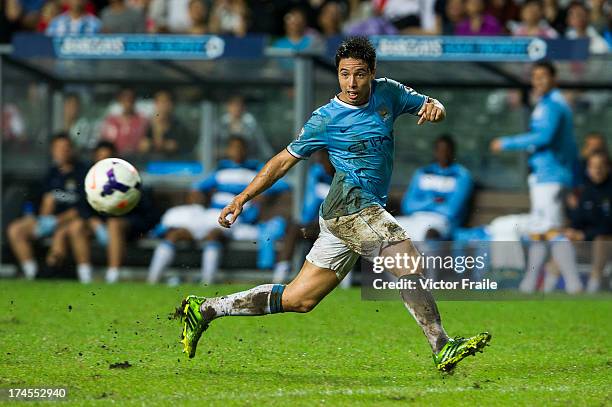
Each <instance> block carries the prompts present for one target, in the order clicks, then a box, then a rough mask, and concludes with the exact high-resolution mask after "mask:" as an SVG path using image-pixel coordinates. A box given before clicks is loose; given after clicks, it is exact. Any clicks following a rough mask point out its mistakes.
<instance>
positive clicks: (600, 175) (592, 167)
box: [587, 154, 610, 184]
mask: <svg viewBox="0 0 612 407" xmlns="http://www.w3.org/2000/svg"><path fill="white" fill-rule="evenodd" d="M609 172H610V166H609V165H608V161H607V160H606V159H605V158H604V157H603V156H602V155H599V154H598V155H594V156H593V157H591V158H589V162H588V164H587V174H588V175H589V179H590V180H591V181H592V182H593V183H595V184H601V183H602V182H604V181H605V180H606V179H607V178H608V174H609Z"/></svg>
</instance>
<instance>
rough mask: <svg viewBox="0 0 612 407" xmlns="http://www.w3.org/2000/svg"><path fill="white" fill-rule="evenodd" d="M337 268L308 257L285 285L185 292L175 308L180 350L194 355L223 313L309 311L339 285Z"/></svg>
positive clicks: (264, 313)
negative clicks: (180, 328) (205, 294)
mask: <svg viewBox="0 0 612 407" xmlns="http://www.w3.org/2000/svg"><path fill="white" fill-rule="evenodd" d="M338 282H339V280H338V277H337V275H336V272H334V271H333V270H331V269H324V268H321V267H318V266H315V265H314V264H312V263H310V262H309V261H305V262H304V266H303V267H302V269H301V270H300V273H299V274H298V275H297V276H296V278H295V279H294V280H293V281H292V282H291V283H289V284H288V285H287V286H285V285H282V284H262V285H259V286H257V287H254V288H251V289H250V290H246V291H240V292H237V293H234V294H229V295H224V296H221V297H213V298H204V297H196V296H193V295H190V296H188V297H187V298H186V299H185V300H184V301H183V302H182V303H181V306H180V307H179V308H178V309H177V310H176V314H175V315H176V316H178V317H180V318H181V319H183V320H184V322H183V332H182V338H183V339H182V340H181V342H182V343H183V344H184V348H183V352H185V353H187V354H188V355H189V357H190V358H192V357H194V356H195V352H196V347H197V344H198V341H199V339H200V337H201V335H202V333H203V332H204V331H205V330H206V329H207V328H208V325H209V324H210V322H212V321H213V320H215V319H217V318H220V317H226V316H258V315H266V314H276V313H281V312H301V313H303V312H309V311H311V310H312V309H313V308H314V307H315V306H316V305H317V304H318V303H319V302H320V301H321V300H322V299H323V298H324V297H325V296H326V295H327V294H328V293H329V292H331V291H332V290H333V289H334V288H335V287H336V286H337V285H338Z"/></svg>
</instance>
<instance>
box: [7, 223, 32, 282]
mask: <svg viewBox="0 0 612 407" xmlns="http://www.w3.org/2000/svg"><path fill="white" fill-rule="evenodd" d="M35 230H36V218H34V217H33V216H27V217H23V218H19V219H16V220H14V221H13V222H11V223H10V224H9V227H8V230H7V235H8V240H9V243H10V245H11V249H12V250H13V253H14V254H15V257H17V261H18V262H19V265H20V266H21V269H22V270H23V273H24V275H25V277H26V278H27V279H33V278H34V277H36V274H37V273H38V265H37V264H36V260H35V259H34V252H33V250H32V243H31V242H32V239H34V232H35Z"/></svg>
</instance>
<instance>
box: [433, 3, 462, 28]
mask: <svg viewBox="0 0 612 407" xmlns="http://www.w3.org/2000/svg"><path fill="white" fill-rule="evenodd" d="M435 9H436V26H437V30H436V31H437V32H438V33H439V34H442V35H455V31H456V29H457V25H458V24H459V23H460V22H461V21H463V19H464V18H465V6H464V4H463V0H437V1H436V5H435Z"/></svg>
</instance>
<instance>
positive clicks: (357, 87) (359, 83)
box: [338, 58, 376, 106]
mask: <svg viewBox="0 0 612 407" xmlns="http://www.w3.org/2000/svg"><path fill="white" fill-rule="evenodd" d="M375 73H376V71H375V70H374V71H370V68H368V64H366V62H365V61H363V60H361V59H354V58H344V59H341V60H340V63H339V64H338V82H339V83H340V90H341V92H340V94H339V95H338V97H339V98H340V100H342V101H343V102H346V103H348V104H351V105H356V106H358V105H363V104H364V103H366V102H367V101H368V99H369V98H370V90H371V88H372V80H373V79H374V75H375Z"/></svg>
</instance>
